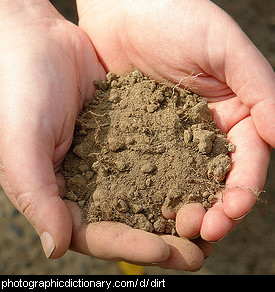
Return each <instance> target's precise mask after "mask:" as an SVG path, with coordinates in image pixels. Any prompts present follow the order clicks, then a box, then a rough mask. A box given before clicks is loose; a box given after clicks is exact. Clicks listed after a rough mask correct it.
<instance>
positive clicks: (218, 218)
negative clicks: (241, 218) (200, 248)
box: [201, 204, 235, 242]
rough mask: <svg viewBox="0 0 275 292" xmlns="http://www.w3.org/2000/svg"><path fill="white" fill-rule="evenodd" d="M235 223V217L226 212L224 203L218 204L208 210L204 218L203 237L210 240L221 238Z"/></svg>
mask: <svg viewBox="0 0 275 292" xmlns="http://www.w3.org/2000/svg"><path fill="white" fill-rule="evenodd" d="M234 225H235V223H234V221H233V219H231V218H229V217H228V216H227V215H226V214H225V213H224V210H223V204H216V205H214V206H213V207H212V208H210V209H209V210H208V211H207V212H206V214H205V216H204V218H203V222H202V226H201V237H202V238H203V239H204V240H206V241H209V242H215V241H218V240H221V239H222V238H224V237H225V236H226V235H227V233H228V232H229V231H230V230H232V228H233V227H234Z"/></svg>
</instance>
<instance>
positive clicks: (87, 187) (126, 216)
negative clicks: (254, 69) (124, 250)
mask: <svg viewBox="0 0 275 292" xmlns="http://www.w3.org/2000/svg"><path fill="white" fill-rule="evenodd" d="M106 78H107V80H106V81H100V80H98V81H95V82H94V84H95V85H96V87H97V88H98V90H97V91H96V92H95V94H94V96H93V98H92V99H91V100H89V101H88V103H87V104H86V106H85V107H84V109H83V111H82V112H81V114H80V116H79V118H78V120H77V122H76V128H75V134H74V140H73V143H72V147H71V149H70V151H69V153H68V155H67V157H66V159H65V161H64V165H63V169H62V173H63V175H64V177H65V179H66V181H67V190H68V195H67V198H68V199H70V200H73V201H76V202H78V203H79V205H80V206H81V207H82V210H83V219H84V221H85V222H95V221H102V220H104V221H118V222H122V223H125V224H128V225H130V226H132V227H134V228H138V229H142V230H145V231H148V232H156V233H168V234H175V233H176V231H175V228H174V225H175V222H174V219H171V218H168V219H166V218H164V217H163V215H162V210H169V212H170V213H171V211H172V213H173V212H174V213H175V212H177V211H178V209H179V208H180V207H181V206H182V205H184V204H188V203H190V202H200V203H202V204H203V206H204V207H205V208H210V207H211V206H212V204H213V203H214V202H215V201H216V193H217V192H218V191H221V190H222V189H223V188H224V179H225V177H226V174H227V173H228V172H229V170H230V167H231V163H230V158H229V156H228V153H229V151H234V146H233V145H232V144H231V143H229V142H228V141H227V139H226V135H224V134H222V133H221V131H220V130H219V129H218V128H217V127H216V125H215V122H214V121H213V119H212V114H211V111H210V110H209V108H208V106H207V102H206V100H204V99H203V98H201V97H199V96H198V95H197V94H194V93H192V92H191V91H189V90H186V89H185V90H184V89H179V88H177V86H175V85H170V84H168V83H159V82H157V81H155V80H151V79H149V78H148V77H146V76H144V75H143V74H142V73H141V72H139V71H137V70H135V71H133V72H131V73H129V74H127V75H125V76H116V75H115V74H113V73H109V74H107V76H106Z"/></svg>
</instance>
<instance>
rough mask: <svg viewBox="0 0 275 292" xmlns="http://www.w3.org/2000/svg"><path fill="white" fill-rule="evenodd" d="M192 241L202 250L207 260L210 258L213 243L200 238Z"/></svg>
mask: <svg viewBox="0 0 275 292" xmlns="http://www.w3.org/2000/svg"><path fill="white" fill-rule="evenodd" d="M191 241H192V242H193V243H195V244H196V245H197V246H198V247H199V248H200V249H201V251H202V252H203V254H204V258H205V259H206V258H208V257H209V255H210V253H211V251H212V247H213V246H212V243H210V242H208V241H206V240H204V239H202V238H201V237H200V236H199V237H198V238H195V239H192V240H191Z"/></svg>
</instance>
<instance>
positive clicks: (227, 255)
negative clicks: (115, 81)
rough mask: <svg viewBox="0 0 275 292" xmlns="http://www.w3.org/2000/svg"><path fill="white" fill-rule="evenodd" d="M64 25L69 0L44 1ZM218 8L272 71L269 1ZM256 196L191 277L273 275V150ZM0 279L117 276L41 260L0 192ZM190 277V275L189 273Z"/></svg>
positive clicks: (36, 242)
mask: <svg viewBox="0 0 275 292" xmlns="http://www.w3.org/2000/svg"><path fill="white" fill-rule="evenodd" d="M50 1H51V2H52V3H53V4H54V5H55V7H56V8H57V9H58V10H59V11H60V12H61V13H62V14H63V15H64V16H65V17H66V18H67V19H69V20H71V21H73V22H74V23H77V13H76V7H75V2H76V1H75V0H50ZM213 2H215V3H216V4H217V5H220V6H222V8H223V9H225V10H226V11H227V12H228V13H229V14H230V15H231V16H232V17H234V19H235V20H236V21H237V22H238V24H239V25H240V26H241V27H242V29H243V30H244V31H245V32H246V33H247V35H248V36H249V37H250V38H251V39H252V41H253V42H254V43H255V45H256V46H257V47H258V48H259V49H260V51H261V52H262V53H263V54H264V56H265V57H266V58H267V59H268V61H269V62H270V63H271V65H272V66H273V68H275V45H274V40H275V38H274V37H272V36H274V32H275V21H274V19H275V18H274V9H272V8H274V1H273V0H265V1H262V0H242V1H229V0H223V1H218V0H214V1H213ZM264 190H265V193H263V194H261V197H260V200H258V201H257V203H256V204H255V206H254V207H253V209H252V210H251V212H250V213H249V214H248V215H247V216H246V217H245V218H244V219H243V220H242V222H241V223H240V224H238V225H237V226H236V227H235V228H234V230H232V231H231V232H230V233H229V234H228V235H227V236H226V238H224V239H223V240H221V241H219V242H217V243H215V244H214V245H213V250H212V253H211V255H210V256H209V258H207V259H206V260H205V263H204V265H203V267H202V268H201V269H200V270H199V271H198V272H196V273H195V274H196V275H236V274H237V275H243V274H245V275H259V274H260V275H264V274H268V275H274V274H275V249H274V246H275V228H274V222H275V196H274V193H275V151H274V149H272V152H271V161H270V166H269V170H268V174H267V180H266V183H265V186H264ZM0 222H1V224H0V233H1V237H0V274H1V275H3V274H4V275H25V274H31V275H41V274H42V275H52V274H57V275H63V274H66V275H74V274H76V275H121V273H122V271H121V269H120V268H119V266H118V264H117V263H116V262H110V261H103V260H99V259H96V258H93V257H89V256H86V255H81V254H79V253H75V252H72V251H68V252H67V253H66V254H65V255H64V256H63V257H61V258H59V259H56V260H48V259H46V258H45V256H44V253H43V250H42V247H41V242H40V239H39V237H38V235H37V234H36V232H35V231H34V229H33V228H32V227H31V225H30V224H29V222H27V220H26V219H25V217H24V216H22V215H21V214H20V213H19V212H18V211H16V209H15V208H14V207H13V205H12V204H11V202H10V201H9V200H8V198H7V197H6V196H5V194H4V192H3V191H2V190H0ZM144 273H145V274H146V275H165V274H169V275H180V276H182V275H186V274H188V272H185V271H174V270H164V269H161V268H159V267H156V266H154V267H145V268H144ZM192 274H194V273H192Z"/></svg>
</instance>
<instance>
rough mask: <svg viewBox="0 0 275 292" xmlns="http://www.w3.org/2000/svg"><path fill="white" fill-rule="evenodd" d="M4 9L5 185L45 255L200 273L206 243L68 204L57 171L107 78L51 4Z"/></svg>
mask: <svg viewBox="0 0 275 292" xmlns="http://www.w3.org/2000/svg"><path fill="white" fill-rule="evenodd" d="M2 4H3V5H4V6H5V9H0V18H1V26H0V44H1V45H0V65H1V69H0V95H1V99H0V135H1V141H0V183H1V185H2V187H3V188H4V190H5V192H6V194H7V196H8V197H9V199H10V200H11V201H12V203H13V204H14V206H15V207H16V208H17V209H18V210H19V211H20V212H21V213H22V214H24V215H25V217H26V218H27V219H28V220H29V221H30V223H31V224H32V225H33V226H34V228H35V230H36V231H37V233H38V234H39V235H40V237H41V241H42V245H43V248H44V251H45V254H46V256H47V257H50V258H58V257H60V256H62V255H63V254H64V253H65V252H66V251H67V249H68V248H70V249H72V250H74V251H77V252H80V253H84V254H88V255H93V256H95V257H99V258H101V259H106V260H127V261H130V262H138V263H142V264H152V263H160V264H159V265H160V266H162V267H165V268H175V269H184V270H196V269H199V268H200V267H201V265H202V263H203V260H204V256H206V255H207V254H209V252H210V245H206V244H205V243H204V242H203V241H200V240H197V242H196V244H195V243H192V242H191V241H189V240H180V239H179V238H174V237H171V236H161V237H160V236H157V235H155V234H150V233H147V232H144V231H141V230H137V229H132V228H130V227H128V226H126V225H123V224H119V223H110V222H103V223H95V224H89V225H83V224H82V223H81V213H80V210H79V208H78V207H77V205H76V204H75V203H72V202H69V201H65V200H63V199H62V195H64V180H63V179H62V177H61V175H60V174H59V173H58V170H59V168H60V166H61V163H62V160H63V159H64V157H65V155H66V153H67V151H68V149H69V147H70V144H71V141H72V138H73V131H74V124H75V120H76V117H77V115H78V113H79V111H80V110H81V108H82V106H83V104H84V103H85V100H86V99H87V98H89V97H91V96H92V94H93V92H94V90H95V88H94V86H93V84H92V81H93V80H95V79H103V78H104V77H105V74H106V72H105V70H104V68H103V66H102V65H101V63H100V61H99V60H98V57H97V54H96V52H95V50H94V47H93V45H92V43H91V40H90V39H89V38H88V37H87V35H86V34H85V33H84V32H83V31H82V30H81V29H79V28H78V27H77V26H75V25H73V24H72V23H70V22H68V21H66V20H65V19H64V18H63V17H62V16H61V15H60V14H59V13H58V12H57V11H56V10H55V9H54V8H53V7H52V6H51V5H50V3H49V2H48V1H46V0H43V1H41V0H39V1H37V0H26V1H21V0H15V1H4V2H3V3H2ZM11 32H12V33H11ZM106 45H108V44H106Z"/></svg>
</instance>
